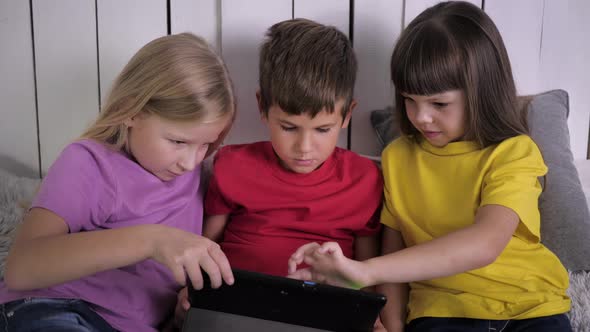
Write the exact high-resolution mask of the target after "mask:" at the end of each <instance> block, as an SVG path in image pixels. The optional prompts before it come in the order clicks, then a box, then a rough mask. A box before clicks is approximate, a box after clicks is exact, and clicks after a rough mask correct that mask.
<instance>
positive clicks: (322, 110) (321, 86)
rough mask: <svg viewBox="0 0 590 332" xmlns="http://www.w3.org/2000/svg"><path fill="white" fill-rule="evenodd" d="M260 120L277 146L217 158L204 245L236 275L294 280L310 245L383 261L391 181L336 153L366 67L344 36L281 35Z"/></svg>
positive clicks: (298, 27) (324, 32) (263, 59)
mask: <svg viewBox="0 0 590 332" xmlns="http://www.w3.org/2000/svg"><path fill="white" fill-rule="evenodd" d="M259 70H260V90H258V91H257V93H256V98H257V100H258V108H259V112H260V116H261V119H262V121H263V122H264V124H265V125H266V126H267V127H268V129H269V131H270V141H265V142H257V143H251V144H242V145H231V146H226V147H224V148H222V149H221V150H220V151H219V152H218V153H217V155H216V157H215V161H214V165H213V176H212V178H211V181H210V184H209V190H208V192H207V195H206V198H205V213H206V214H207V216H208V217H207V218H206V220H205V225H204V230H203V235H205V236H207V237H209V238H210V239H213V240H214V241H217V242H219V243H220V245H221V248H222V250H223V251H224V253H225V254H226V255H227V257H228V259H229V261H230V264H231V265H232V267H235V268H241V269H245V270H251V271H256V272H262V273H267V274H272V275H279V276H286V275H287V272H288V271H287V262H288V260H289V257H290V255H291V254H292V253H293V251H294V250H295V249H297V248H298V247H299V246H300V245H302V244H305V243H306V242H309V241H316V242H325V241H336V242H338V243H339V244H340V245H341V246H342V247H343V248H346V249H344V252H345V255H347V256H349V257H356V258H357V259H366V258H369V257H370V256H372V255H375V254H376V241H375V235H376V234H377V232H378V230H379V224H378V219H377V218H376V217H377V215H378V213H379V207H380V206H381V196H382V188H383V187H382V179H381V174H380V171H379V169H378V168H377V167H376V166H375V165H374V164H373V162H372V161H370V160H368V159H366V158H363V157H360V156H359V155H357V154H356V153H353V152H351V151H349V150H344V149H341V148H338V147H336V143H337V141H338V136H339V133H340V130H341V129H344V128H347V127H348V124H349V122H350V117H351V113H352V110H353V109H354V107H355V106H356V102H355V101H354V99H353V89H354V82H355V78H356V70H357V63H356V57H355V55H354V51H353V49H352V46H351V44H350V41H349V40H348V38H347V37H346V36H345V35H344V34H343V33H342V32H340V31H339V30H337V29H336V28H334V27H330V26H324V25H322V24H319V23H316V22H313V21H309V20H305V19H294V20H288V21H283V22H280V23H277V24H275V25H273V26H272V27H271V28H270V29H269V30H268V32H267V38H266V40H265V42H264V43H263V44H262V47H261V50H260V69H259Z"/></svg>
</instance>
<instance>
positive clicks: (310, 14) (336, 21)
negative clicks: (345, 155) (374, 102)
mask: <svg viewBox="0 0 590 332" xmlns="http://www.w3.org/2000/svg"><path fill="white" fill-rule="evenodd" d="M293 6H294V7H293V17H294V18H298V17H300V18H307V19H310V20H313V21H316V22H318V23H321V24H325V25H333V26H335V27H336V28H337V29H338V30H340V31H342V32H344V34H346V35H347V36H349V31H350V3H349V1H342V0H322V1H317V0H295V1H293ZM353 122H354V120H353ZM338 146H339V147H341V148H347V147H348V130H342V131H340V137H338Z"/></svg>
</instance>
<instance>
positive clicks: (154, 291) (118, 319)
mask: <svg viewBox="0 0 590 332" xmlns="http://www.w3.org/2000/svg"><path fill="white" fill-rule="evenodd" d="M199 181H200V168H199V167H197V168H196V170H195V171H194V172H190V173H187V174H184V175H182V176H180V177H177V178H176V179H174V180H172V181H168V182H163V181H162V180H160V179H158V178H157V177H156V176H154V175H153V174H151V173H150V172H148V171H146V170H144V169H143V168H142V167H141V166H140V165H139V164H137V163H136V162H134V161H133V160H131V159H129V157H128V156H127V155H126V154H124V153H122V152H117V151H113V150H111V149H109V148H107V147H106V146H104V145H103V144H100V143H97V142H95V141H91V140H82V141H78V142H75V143H73V144H70V145H69V146H67V147H66V148H65V149H64V150H63V152H62V153H61V155H60V156H59V158H58V159H57V160H56V161H55V163H54V164H53V165H52V166H51V168H50V169H49V172H48V174H47V176H46V177H45V178H44V180H43V184H42V185H41V188H40V190H39V193H38V194H37V197H36V198H35V201H34V202H33V207H42V208H45V209H48V210H50V211H53V212H54V213H56V214H57V215H59V216H61V217H62V218H63V219H64V220H65V222H66V223H67V224H68V227H69V229H70V232H71V233H75V232H84V231H92V230H101V229H115V228H121V227H127V226H134V225H141V224H162V225H167V226H171V227H177V228H180V229H183V230H186V231H190V232H193V233H197V234H201V226H202V217H203V204H202V203H203V199H202V195H201V193H200V191H199V190H198V189H199ZM105 250H112V249H109V248H105ZM116 254H117V253H116V252H113V255H116ZM88 259H89V260H90V259H92V257H88ZM179 288H180V286H179V285H178V284H177V283H176V282H175V281H174V279H173V277H172V274H171V273H170V272H169V270H168V269H167V268H166V267H164V266H163V265H160V264H159V263H157V262H155V261H153V260H146V261H143V262H140V263H137V264H134V265H130V266H126V267H123V268H119V269H115V270H110V271H105V272H101V273H97V274H95V275H91V276H88V277H85V278H82V279H79V280H75V281H71V282H67V283H65V284H61V285H58V286H54V287H50V288H46V289H39V290H34V291H26V292H13V291H9V290H7V289H6V286H5V285H4V283H0V303H5V302H9V301H12V300H16V299H21V298H25V297H49V298H78V299H82V300H85V301H87V302H89V303H91V304H92V306H93V309H94V310H95V311H96V312H97V313H98V314H100V315H101V316H102V317H103V318H104V319H105V320H107V321H108V322H109V323H110V324H111V325H112V326H113V327H115V328H116V329H119V330H122V331H155V327H156V326H157V325H158V324H160V323H161V322H162V321H163V320H164V319H165V318H166V316H167V315H169V314H171V313H172V311H173V310H174V306H175V305H176V295H177V291H178V290H179Z"/></svg>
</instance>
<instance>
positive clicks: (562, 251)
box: [371, 90, 590, 271]
mask: <svg viewBox="0 0 590 332" xmlns="http://www.w3.org/2000/svg"><path fill="white" fill-rule="evenodd" d="M393 114H394V112H393V110H392V109H391V108H387V109H385V110H376V111H373V112H371V124H372V125H373V128H374V129H375V131H376V133H377V137H378V138H379V140H380V142H379V143H380V144H381V145H382V147H384V146H385V145H387V144H388V143H389V142H390V141H392V140H393V139H394V138H396V137H397V136H398V135H399V129H397V127H398V124H397V123H396V121H395V119H394V118H393ZM568 114H569V103H568V95H567V92H565V91H563V90H553V91H548V92H545V93H541V94H538V95H535V96H533V98H532V101H531V103H530V104H529V107H528V121H529V127H530V130H531V136H532V138H533V139H534V140H535V142H537V144H538V145H539V148H540V149H541V152H542V154H543V158H544V159H545V163H546V164H547V166H548V168H549V171H548V173H547V176H546V177H545V189H544V191H543V193H542V194H541V198H540V200H539V210H540V212H541V241H542V242H543V244H545V245H546V246H547V247H548V248H549V249H551V250H552V251H553V252H554V253H555V254H556V255H557V256H558V257H559V258H560V259H561V262H562V263H563V264H564V265H565V267H566V268H567V269H568V270H571V271H578V270H590V213H589V212H588V205H587V204H586V199H585V196H584V192H583V190H582V186H581V184H580V180H579V177H578V172H577V170H576V168H575V166H574V163H573V155H572V152H571V150H570V143H569V142H570V138H569V131H568V126H567V116H568ZM394 128H395V129H394Z"/></svg>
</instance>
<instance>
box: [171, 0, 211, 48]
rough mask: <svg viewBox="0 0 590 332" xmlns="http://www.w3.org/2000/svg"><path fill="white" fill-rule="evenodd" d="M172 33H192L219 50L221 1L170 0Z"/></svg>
mask: <svg viewBox="0 0 590 332" xmlns="http://www.w3.org/2000/svg"><path fill="white" fill-rule="evenodd" d="M170 21H171V22H170V24H171V28H172V31H171V32H172V33H181V32H192V33H194V34H196V35H199V36H201V37H203V38H205V40H207V41H208V42H209V44H211V45H213V47H215V48H216V49H218V50H219V47H220V45H221V39H220V37H221V33H220V28H221V24H220V23H221V0H171V1H170Z"/></svg>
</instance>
